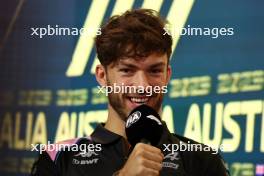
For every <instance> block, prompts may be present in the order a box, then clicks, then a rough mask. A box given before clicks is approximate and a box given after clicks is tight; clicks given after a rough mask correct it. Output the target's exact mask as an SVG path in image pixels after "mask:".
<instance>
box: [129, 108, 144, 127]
mask: <svg viewBox="0 0 264 176" xmlns="http://www.w3.org/2000/svg"><path fill="white" fill-rule="evenodd" d="M140 117H141V113H140V112H139V111H136V112H134V113H133V114H131V115H130V116H129V117H128V119H127V122H126V127H127V128H128V127H130V126H131V125H132V124H133V123H135V122H136V121H138V120H139V119H140Z"/></svg>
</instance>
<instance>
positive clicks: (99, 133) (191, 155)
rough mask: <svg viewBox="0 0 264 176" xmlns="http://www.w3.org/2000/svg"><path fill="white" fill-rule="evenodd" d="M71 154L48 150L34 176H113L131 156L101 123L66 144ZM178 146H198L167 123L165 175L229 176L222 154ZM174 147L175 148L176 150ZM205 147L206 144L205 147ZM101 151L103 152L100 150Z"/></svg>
mask: <svg viewBox="0 0 264 176" xmlns="http://www.w3.org/2000/svg"><path fill="white" fill-rule="evenodd" d="M62 143H63V144H69V147H68V148H67V149H71V150H67V151H52V152H50V151H46V152H44V153H42V154H41V155H40V156H39V159H38V160H37V161H36V162H35V164H34V166H33V169H32V175H39V176H46V175H47V176H48V175H49V176H52V175H54V176H55V175H63V176H68V175H89V176H93V175H96V176H111V175H114V174H115V173H116V172H117V171H118V170H120V169H121V168H122V167H123V165H124V164H125V162H126V160H127V158H128V156H129V153H130V152H131V151H130V150H129V149H128V147H127V146H128V145H127V141H126V140H125V139H124V138H123V137H122V136H120V135H118V134H115V133H113V132H111V131H109V130H107V129H105V128H104V127H103V125H102V124H99V125H98V126H97V127H96V129H95V130H94V132H93V133H92V135H91V137H85V138H77V139H72V140H68V141H63V142H62ZM175 144H177V145H178V146H180V144H198V143H196V142H195V141H193V140H190V139H188V138H184V137H181V136H179V135H174V134H171V133H170V132H169V130H168V129H167V126H166V124H165V123H164V122H163V134H162V138H161V140H160V143H159V145H158V147H159V148H160V149H161V150H162V152H163V154H164V160H163V163H162V164H163V167H162V170H161V172H160V175H161V176H170V175H179V176H184V175H190V176H196V175H197V176H198V175H201V176H209V175H210V176H211V175H212V176H213V175H214V176H225V175H228V171H227V169H226V168H225V166H224V163H223V160H222V159H221V156H220V155H219V154H213V153H212V151H179V150H177V151H175V150H174V151H172V149H175ZM173 145H174V148H173ZM73 146H74V147H76V146H90V147H94V148H92V151H90V150H89V151H87V152H84V153H81V152H80V150H77V151H76V150H73ZM203 147H205V145H203ZM99 149H100V151H99Z"/></svg>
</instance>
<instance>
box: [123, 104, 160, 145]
mask: <svg viewBox="0 0 264 176" xmlns="http://www.w3.org/2000/svg"><path fill="white" fill-rule="evenodd" d="M125 131H126V136H127V140H128V142H129V143H130V144H131V145H132V147H134V146H135V145H136V144H137V143H139V142H143V143H145V144H150V145H152V146H157V145H158V143H159V141H160V139H161V135H162V131H163V127H162V123H161V120H160V116H159V114H158V113H157V112H156V111H155V110H154V109H152V108H151V107H149V106H147V105H144V104H143V105H140V106H138V107H136V108H135V109H134V110H132V111H131V113H130V114H129V116H128V118H127V121H126V126H125Z"/></svg>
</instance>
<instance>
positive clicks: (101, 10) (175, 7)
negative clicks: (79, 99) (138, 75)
mask: <svg viewBox="0 0 264 176" xmlns="http://www.w3.org/2000/svg"><path fill="white" fill-rule="evenodd" d="M109 3H110V0H104V3H101V1H92V3H91V5H90V8H89V9H90V10H89V11H88V14H87V17H86V19H85V21H84V26H83V28H91V27H92V28H99V27H100V25H101V23H102V22H103V18H104V16H105V12H106V11H107V9H108V8H110V6H109ZM135 3H136V0H126V1H124V0H116V1H115V4H114V8H113V10H112V13H111V15H110V16H113V15H117V14H121V13H123V12H125V11H126V10H128V9H131V8H132V7H133V5H134V4H135ZM165 3H169V1H165V0H156V1H153V0H144V1H143V3H142V5H141V8H149V9H153V10H156V11H160V9H161V7H162V5H163V4H165ZM193 4H194V0H173V1H172V3H171V5H170V8H168V9H169V10H168V13H167V17H166V18H167V20H168V21H169V22H170V28H172V29H176V28H177V29H181V28H183V27H184V24H185V22H186V20H187V18H188V16H189V14H190V11H191V8H192V6H193ZM175 17H177V19H175ZM179 38H180V35H175V36H174V37H173V44H172V53H173V51H174V50H175V48H176V45H177V43H178V40H179ZM93 47H94V38H93V36H90V35H81V36H80V37H79V40H78V42H77V45H76V47H75V50H74V52H73V55H72V60H71V62H70V64H69V66H68V68H67V71H66V76H67V77H80V76H82V75H83V74H84V71H85V68H86V67H87V63H88V61H89V59H91V60H93V64H92V66H91V68H90V73H91V74H94V70H95V67H96V65H97V64H98V63H99V60H98V58H97V56H95V57H93V58H92V57H90V56H91V53H92V51H93Z"/></svg>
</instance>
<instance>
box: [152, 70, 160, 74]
mask: <svg viewBox="0 0 264 176" xmlns="http://www.w3.org/2000/svg"><path fill="white" fill-rule="evenodd" d="M161 72H162V70H161V69H153V70H151V73H154V74H157V73H161Z"/></svg>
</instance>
